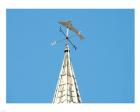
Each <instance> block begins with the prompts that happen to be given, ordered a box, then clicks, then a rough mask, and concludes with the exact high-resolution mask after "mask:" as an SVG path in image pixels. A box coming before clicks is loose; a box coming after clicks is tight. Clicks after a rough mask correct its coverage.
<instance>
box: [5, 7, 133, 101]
mask: <svg viewBox="0 0 140 112" xmlns="http://www.w3.org/2000/svg"><path fill="white" fill-rule="evenodd" d="M59 20H72V21H73V25H74V26H75V27H76V28H77V29H80V31H81V32H82V33H83V35H84V36H85V37H86V39H85V40H83V41H80V40H79V39H78V38H77V37H76V35H75V34H73V33H72V34H71V35H73V37H72V41H73V42H74V43H75V45H77V47H78V49H77V51H75V50H74V49H73V48H72V47H71V46H70V48H71V60H72V63H73V67H74V71H75V74H76V78H77V82H78V86H79V89H80V94H81V98H82V101H83V102H84V103H133V102H134V10H133V9H96V10H95V9H88V10H85V9H79V10H76V9H73V10H72V9H69V10H66V9H59V10H58V9H55V10H53V9H40V10H39V9H32V10H31V9H26V10H25V9H23V10H21V9H8V10H7V102H10V103H51V102H52V99H53V95H54V91H55V88H56V84H57V80H58V75H59V72H60V68H61V64H62V61H63V56H64V46H65V42H62V43H59V44H57V45H56V46H54V47H52V46H51V42H52V41H53V40H59V39H63V38H64V37H63V35H62V34H61V33H60V32H59V26H60V25H59V24H58V23H57V22H58V21H59Z"/></svg>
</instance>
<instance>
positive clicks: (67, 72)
mask: <svg viewBox="0 0 140 112" xmlns="http://www.w3.org/2000/svg"><path fill="white" fill-rule="evenodd" d="M53 103H81V98H80V93H79V89H78V86H77V82H76V78H75V74H74V70H73V66H72V63H71V60H70V49H69V46H68V44H66V46H65V50H64V60H63V64H62V67H61V71H60V74H59V79H58V83H57V87H56V90H55V95H54V99H53Z"/></svg>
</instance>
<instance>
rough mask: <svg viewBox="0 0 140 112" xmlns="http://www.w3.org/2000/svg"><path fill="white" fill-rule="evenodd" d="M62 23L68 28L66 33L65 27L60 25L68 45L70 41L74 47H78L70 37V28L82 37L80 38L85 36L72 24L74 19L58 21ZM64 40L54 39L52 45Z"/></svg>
mask: <svg viewBox="0 0 140 112" xmlns="http://www.w3.org/2000/svg"><path fill="white" fill-rule="evenodd" d="M58 23H59V24H60V25H62V26H64V27H66V28H67V31H66V33H64V31H63V29H62V28H61V26H60V30H59V31H60V32H61V33H62V34H63V35H64V36H65V39H63V40H66V44H67V45H68V42H69V43H70V44H71V45H72V47H73V48H74V49H75V50H76V49H77V47H76V46H75V45H74V44H73V42H72V41H71V40H70V37H69V30H71V31H73V32H74V33H76V35H77V36H78V37H79V38H80V40H82V39H84V38H85V37H84V36H83V35H82V34H81V32H80V31H78V30H77V29H76V28H75V27H74V26H73V25H72V21H71V20H68V21H59V22H58ZM63 40H58V41H53V42H52V43H51V44H52V46H54V45H56V44H57V43H58V42H61V41H63Z"/></svg>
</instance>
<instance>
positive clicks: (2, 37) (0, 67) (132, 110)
mask: <svg viewBox="0 0 140 112" xmlns="http://www.w3.org/2000/svg"><path fill="white" fill-rule="evenodd" d="M23 1H24V0H23ZM23 1H22V0H19V1H18V0H17V1H16V0H5V1H4V0H2V1H0V112H5V111H6V112H48V111H49V112H50V111H53V112H59V111H61V112H63V111H68V112H70V111H79V112H92V111H93V112H138V110H140V109H139V104H140V88H139V86H138V85H140V81H139V80H140V76H139V75H140V68H139V67H140V52H139V51H140V50H139V48H140V38H139V36H140V31H139V30H140V8H139V5H140V2H139V0H137V1H133V0H128V2H127V1H126V2H124V1H123V2H120V1H119V2H113V1H112V2H111V0H107V1H105V0H104V2H96V1H97V0H93V2H91V1H90V0H88V1H87V0H85V1H87V2H84V1H82V2H79V0H77V2H76V0H75V2H74V3H73V1H71V2H70V1H69V2H68V1H63V0H60V1H59V2H58V1H57V0H56V1H55V0H53V1H47V0H46V1H45V0H41V1H40V2H39V0H38V1H37V0H36V1H34V0H33V1H31V0H30V1H27V0H25V1H24V2H23ZM101 1H102V0H101ZM116 1H117V0H116ZM9 8H10V9H12V8H13V9H16V8H17V9H18V8H23V9H54V8H55V9H56V8H61V9H63V8H70V9H72V8H75V9H79V8H86V9H89V8H93V9H106V8H107V9H112V8H113V9H114V8H116V9H120V8H121V9H127V8H132V9H135V103H134V104H124V103H122V104H118V103H114V104H108V103H106V104H100V103H98V104H76V105H74V104H72V105H64V104H63V105H57V104H53V105H51V104H40V103H39V104H31V103H30V104H28V103H26V104H21V103H18V104H16V103H14V104H6V9H9Z"/></svg>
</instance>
